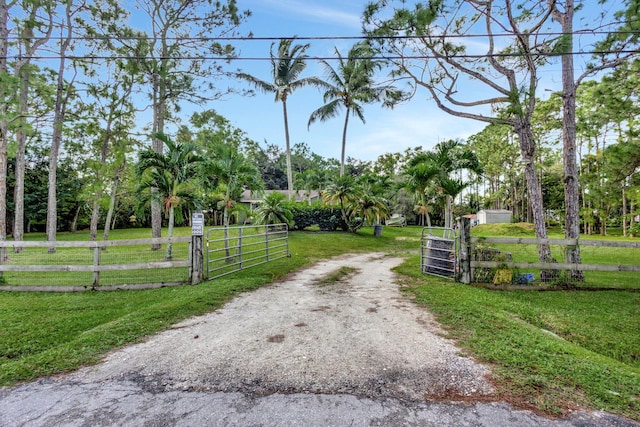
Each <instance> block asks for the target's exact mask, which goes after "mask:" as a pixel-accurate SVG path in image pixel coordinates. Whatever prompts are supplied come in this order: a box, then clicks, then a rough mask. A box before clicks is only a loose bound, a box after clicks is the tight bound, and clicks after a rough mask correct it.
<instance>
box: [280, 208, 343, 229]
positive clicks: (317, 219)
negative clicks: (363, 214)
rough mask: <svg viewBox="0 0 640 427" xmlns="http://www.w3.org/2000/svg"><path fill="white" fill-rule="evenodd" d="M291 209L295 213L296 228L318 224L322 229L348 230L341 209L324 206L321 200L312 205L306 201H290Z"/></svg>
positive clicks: (294, 227) (294, 226)
mask: <svg viewBox="0 0 640 427" xmlns="http://www.w3.org/2000/svg"><path fill="white" fill-rule="evenodd" d="M289 210H290V211H291V213H292V214H293V221H294V225H293V229H294V230H304V229H306V228H308V227H311V226H313V225H318V227H319V228H320V231H336V230H337V229H340V230H348V227H347V225H346V224H345V223H344V221H343V220H342V217H341V215H340V210H339V209H337V208H334V207H331V206H323V205H322V204H321V203H320V202H316V203H313V204H312V205H309V204H307V203H304V202H290V205H289Z"/></svg>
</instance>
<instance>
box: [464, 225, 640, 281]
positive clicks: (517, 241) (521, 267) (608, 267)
mask: <svg viewBox="0 0 640 427" xmlns="http://www.w3.org/2000/svg"><path fill="white" fill-rule="evenodd" d="M460 228H461V233H460V273H459V277H460V281H461V282H463V283H471V282H478V280H477V276H478V275H477V273H478V271H482V270H484V271H488V270H492V271H493V272H495V270H496V269H508V270H514V271H529V272H530V271H536V272H539V271H542V270H544V271H565V272H571V271H582V272H609V273H613V272H623V273H626V276H624V277H625V278H624V279H623V280H624V281H627V282H629V284H630V285H632V286H635V287H640V274H635V273H640V251H638V252H633V253H634V256H628V257H627V259H628V260H629V261H628V263H622V262H623V261H622V260H620V259H618V260H616V263H615V264H603V263H594V262H593V260H594V259H595V260H596V261H597V259H598V257H597V256H596V257H594V256H591V257H589V258H591V260H592V261H591V262H590V263H582V264H570V263H564V262H553V263H541V262H539V261H537V260H536V261H522V260H518V259H516V260H514V258H518V257H517V253H512V252H508V251H503V252H502V254H501V255H502V256H500V257H499V259H492V260H487V259H482V257H479V256H478V253H480V252H481V251H482V249H480V248H484V249H485V250H486V249H487V248H489V249H491V250H497V252H500V251H501V250H500V249H493V248H492V247H491V246H489V245H497V247H498V248H500V247H504V245H509V246H508V247H510V248H514V247H515V248H516V249H515V251H519V250H520V248H523V247H524V246H529V247H532V246H533V247H537V245H538V244H547V245H549V246H559V247H562V248H563V249H564V247H567V246H576V245H578V244H579V246H580V248H581V250H582V252H583V253H584V250H585V248H589V247H593V248H618V249H630V250H638V249H640V242H619V241H603V240H582V239H580V240H575V239H537V238H502V237H486V238H478V237H471V236H470V225H469V222H468V220H466V219H463V221H461V222H460ZM533 252H535V254H536V255H537V252H536V251H533ZM563 252H564V251H561V253H560V256H559V257H558V258H559V259H563V258H562V253H563ZM626 252H628V251H626ZM626 255H629V254H628V253H627V254H626ZM489 258H490V257H489ZM583 262H585V257H583ZM522 280H523V282H528V278H527V277H523V278H522ZM492 282H494V281H493V280H492ZM494 283H495V282H494ZM521 284H528V283H521Z"/></svg>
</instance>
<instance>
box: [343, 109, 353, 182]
mask: <svg viewBox="0 0 640 427" xmlns="http://www.w3.org/2000/svg"><path fill="white" fill-rule="evenodd" d="M350 112H351V111H350V108H349V107H347V114H346V115H345V118H344V128H343V129H342V151H341V154H340V176H343V175H344V160H345V159H344V157H345V151H346V147H347V127H348V126H349V113H350Z"/></svg>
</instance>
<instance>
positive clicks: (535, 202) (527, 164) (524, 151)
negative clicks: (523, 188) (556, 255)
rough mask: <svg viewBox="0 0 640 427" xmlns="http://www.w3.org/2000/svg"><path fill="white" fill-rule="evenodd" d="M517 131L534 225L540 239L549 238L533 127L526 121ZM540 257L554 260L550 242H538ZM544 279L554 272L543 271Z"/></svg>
mask: <svg viewBox="0 0 640 427" xmlns="http://www.w3.org/2000/svg"><path fill="white" fill-rule="evenodd" d="M516 133H517V134H518V138H519V139H520V151H521V155H522V161H523V163H524V174H525V177H526V183H527V192H528V193H529V204H530V206H531V210H532V211H533V225H534V228H535V231H536V237H537V238H538V239H546V238H547V228H546V227H545V224H544V210H543V205H542V188H541V187H540V182H539V181H538V179H537V176H536V167H535V162H534V158H535V157H534V155H535V141H534V139H533V138H534V137H533V133H532V132H531V127H530V126H526V124H524V123H518V124H517V125H516ZM538 259H539V260H540V262H552V258H551V249H550V248H549V245H548V244H543V243H538ZM542 273H543V277H542V279H543V281H545V280H548V279H550V278H551V276H553V274H552V273H553V272H545V271H543V272H542Z"/></svg>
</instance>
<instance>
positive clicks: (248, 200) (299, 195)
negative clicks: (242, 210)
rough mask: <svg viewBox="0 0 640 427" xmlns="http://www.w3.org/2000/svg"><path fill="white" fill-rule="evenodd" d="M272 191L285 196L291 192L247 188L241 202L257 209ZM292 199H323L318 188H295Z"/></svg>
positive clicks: (304, 200) (305, 200) (300, 200)
mask: <svg viewBox="0 0 640 427" xmlns="http://www.w3.org/2000/svg"><path fill="white" fill-rule="evenodd" d="M271 193H282V194H284V195H285V196H288V194H289V192H288V191H287V190H265V191H264V192H263V193H258V192H251V191H249V190H245V191H243V192H242V197H240V203H243V204H245V205H247V206H248V207H249V208H251V209H255V208H257V207H258V205H259V204H260V202H262V199H263V198H264V197H265V196H267V195H269V194H271ZM292 199H293V200H294V201H296V202H307V201H311V202H315V201H316V200H321V199H322V197H321V195H320V192H319V191H317V190H311V191H307V190H295V191H294V192H293V197H292Z"/></svg>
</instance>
